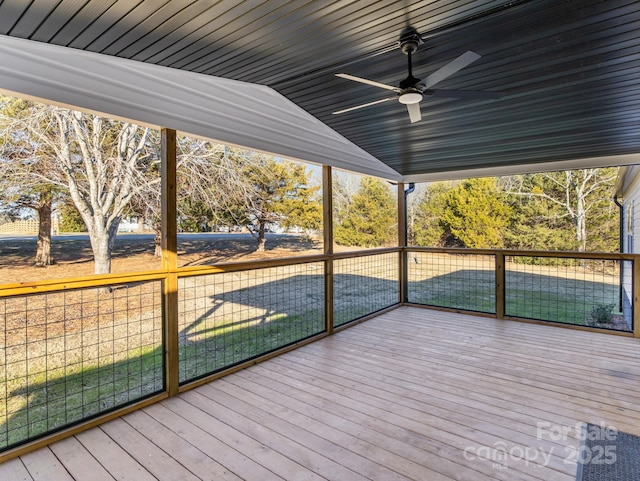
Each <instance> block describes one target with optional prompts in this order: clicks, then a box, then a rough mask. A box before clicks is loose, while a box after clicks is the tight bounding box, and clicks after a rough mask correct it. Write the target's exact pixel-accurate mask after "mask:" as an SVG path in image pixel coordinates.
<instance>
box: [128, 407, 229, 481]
mask: <svg viewBox="0 0 640 481" xmlns="http://www.w3.org/2000/svg"><path fill="white" fill-rule="evenodd" d="M124 421H125V422H127V423H128V424H129V425H131V426H132V427H133V428H135V429H136V430H137V431H138V432H139V433H140V434H142V435H143V436H145V437H146V438H147V439H149V440H150V441H152V442H153V443H155V444H156V445H157V446H158V447H159V448H161V449H162V450H163V451H165V452H166V453H167V454H169V455H170V456H172V457H173V458H174V459H178V460H180V462H181V463H182V464H183V465H184V466H187V467H188V468H189V470H190V471H191V472H193V474H195V475H196V476H198V477H199V478H200V479H202V480H203V481H241V479H242V478H240V477H239V476H237V475H235V474H234V473H232V472H231V471H229V470H228V469H227V468H225V467H224V466H222V465H221V464H220V463H218V462H217V461H215V460H214V459H212V458H210V457H209V456H207V455H206V454H205V453H204V452H202V451H201V450H200V449H198V448H197V447H195V446H194V445H192V444H190V443H189V442H188V441H186V440H185V439H183V438H181V437H180V436H179V435H178V434H176V433H175V432H173V431H172V430H171V429H169V428H167V427H166V426H164V425H163V424H161V423H159V422H158V421H157V420H156V419H154V418H153V417H151V416H150V415H149V414H148V413H147V412H146V411H135V412H133V413H131V414H128V415H127V416H125V417H124Z"/></svg>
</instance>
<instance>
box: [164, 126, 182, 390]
mask: <svg viewBox="0 0 640 481" xmlns="http://www.w3.org/2000/svg"><path fill="white" fill-rule="evenodd" d="M176 149H177V144H176V131H175V130H170V129H162V145H161V156H162V195H161V202H162V241H161V242H162V269H163V270H164V271H165V272H166V274H167V277H166V278H165V280H164V282H163V295H164V297H163V320H164V352H165V382H166V389H167V393H168V394H169V396H174V395H176V394H178V384H179V379H178V273H177V268H178V227H177V219H176V218H177V215H176V213H177V206H176V203H177V197H176V164H177V151H176Z"/></svg>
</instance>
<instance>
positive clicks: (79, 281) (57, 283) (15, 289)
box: [0, 270, 167, 298]
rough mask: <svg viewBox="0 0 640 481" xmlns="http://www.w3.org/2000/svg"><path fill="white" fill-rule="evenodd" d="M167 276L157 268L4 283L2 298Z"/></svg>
mask: <svg viewBox="0 0 640 481" xmlns="http://www.w3.org/2000/svg"><path fill="white" fill-rule="evenodd" d="M166 277H167V273H166V272H165V271H162V270H155V271H142V272H129V273H122V274H101V275H95V276H82V277H70V278H64V279H47V280H42V281H28V282H19V283H15V284H2V285H0V298H2V297H9V296H20V295H28V294H44V293H46V292H56V291H64V290H68V289H86V288H92V287H108V286H113V285H118V284H130V283H134V282H145V281H157V280H162V279H165V278H166Z"/></svg>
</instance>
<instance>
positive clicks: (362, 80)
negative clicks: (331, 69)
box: [336, 73, 400, 92]
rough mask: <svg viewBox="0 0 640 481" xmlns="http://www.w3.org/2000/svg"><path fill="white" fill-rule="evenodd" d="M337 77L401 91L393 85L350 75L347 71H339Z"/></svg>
mask: <svg viewBox="0 0 640 481" xmlns="http://www.w3.org/2000/svg"><path fill="white" fill-rule="evenodd" d="M336 77H340V78H344V79H347V80H353V81H354V82H360V83H362V84H367V85H373V86H374V87H380V88H381V89H387V90H393V91H394V92H400V89H399V88H397V87H392V86H391V85H387V84H381V83H380V82H374V81H373V80H367V79H366V78H361V77H356V76H354V75H349V74H346V73H337V74H336Z"/></svg>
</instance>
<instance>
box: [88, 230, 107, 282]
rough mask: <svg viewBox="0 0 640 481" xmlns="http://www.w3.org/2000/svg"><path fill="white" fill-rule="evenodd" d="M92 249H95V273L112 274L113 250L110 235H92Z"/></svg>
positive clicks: (103, 232)
mask: <svg viewBox="0 0 640 481" xmlns="http://www.w3.org/2000/svg"><path fill="white" fill-rule="evenodd" d="M94 237H95V239H94ZM91 247H92V249H93V273H94V274H109V273H110V272H111V249H109V236H108V234H107V233H106V232H105V231H102V232H99V233H95V234H93V235H91Z"/></svg>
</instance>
